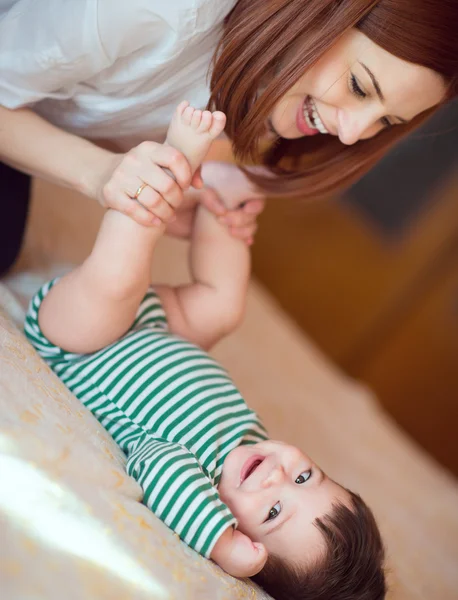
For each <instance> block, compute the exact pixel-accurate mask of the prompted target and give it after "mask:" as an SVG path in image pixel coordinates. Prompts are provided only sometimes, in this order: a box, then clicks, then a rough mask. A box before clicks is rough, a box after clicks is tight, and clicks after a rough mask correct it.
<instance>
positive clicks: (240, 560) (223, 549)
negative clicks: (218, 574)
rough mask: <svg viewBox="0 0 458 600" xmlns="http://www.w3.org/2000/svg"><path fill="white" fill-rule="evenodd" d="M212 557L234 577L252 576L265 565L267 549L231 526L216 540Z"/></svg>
mask: <svg viewBox="0 0 458 600" xmlns="http://www.w3.org/2000/svg"><path fill="white" fill-rule="evenodd" d="M211 558H212V560H214V561H215V563H216V564H218V565H219V566H220V567H221V568H222V569H224V570H225V571H226V573H229V575H232V576H233V577H252V576H253V575H256V573H259V571H260V570H261V569H262V568H263V567H264V565H265V563H266V560H267V551H266V549H265V547H264V546H263V544H260V543H255V542H252V541H251V540H250V538H249V537H248V536H247V535H245V534H244V533H242V532H241V531H238V530H237V529H233V528H232V527H230V528H229V529H226V531H225V532H224V533H223V535H222V536H221V537H220V538H219V540H218V541H217V542H216V544H215V547H214V548H213V551H212V553H211Z"/></svg>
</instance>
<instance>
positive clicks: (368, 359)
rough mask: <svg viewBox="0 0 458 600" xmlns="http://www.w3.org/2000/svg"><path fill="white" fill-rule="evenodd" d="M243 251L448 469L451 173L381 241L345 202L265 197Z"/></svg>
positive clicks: (456, 302)
mask: <svg viewBox="0 0 458 600" xmlns="http://www.w3.org/2000/svg"><path fill="white" fill-rule="evenodd" d="M253 256H254V272H255V274H256V276H257V277H258V278H259V279H260V280H261V281H262V282H263V283H264V285H265V286H266V287H267V288H268V289H269V290H270V291H271V292H272V294H273V295H274V296H275V297H276V299H277V300H278V302H279V303H280V305H281V306H282V307H283V308H284V309H285V310H286V311H287V312H288V313H289V314H290V315H292V316H293V318H294V319H295V321H296V322H297V324H298V325H299V326H300V327H301V328H302V329H303V330H304V331H306V332H307V334H308V335H309V336H311V337H312V338H313V339H314V340H315V342H317V343H318V345H319V346H320V347H321V348H322V350H323V351H324V352H325V353H326V354H327V355H328V356H330V357H331V358H332V359H333V360H334V361H335V362H337V363H338V364H339V365H340V366H341V367H343V368H344V370H345V371H346V372H347V373H349V374H350V375H352V376H354V377H357V378H360V379H362V380H363V381H365V382H366V383H367V384H368V385H369V386H370V387H372V388H373V389H374V390H375V391H376V393H377V395H378V397H379V399H380V401H381V402H382V404H383V405H384V406H385V407H386V408H387V409H388V411H389V412H390V413H391V415H392V416H394V418H395V419H396V420H397V421H398V422H399V423H400V424H401V425H402V426H403V427H404V428H405V429H406V431H408V432H409V433H410V434H411V435H412V436H413V437H414V438H415V439H416V440H417V441H418V442H419V443H420V444H421V445H422V446H423V447H424V448H426V449H427V450H428V451H429V452H431V454H433V455H434V456H435V457H436V458H437V459H439V460H440V461H441V462H442V463H443V464H445V465H446V466H448V467H449V468H450V469H451V470H453V471H454V472H455V473H458V435H457V433H456V428H457V423H458V367H457V356H458V178H457V177H456V176H455V177H452V178H449V179H448V180H447V181H446V182H444V184H443V185H442V186H441V187H440V189H437V191H436V193H435V194H434V196H433V197H432V198H431V201H430V202H428V204H427V205H426V206H425V207H424V208H423V210H422V212H421V213H420V214H419V215H418V216H417V218H416V219H414V220H413V222H412V223H411V225H410V227H409V228H408V229H407V230H405V231H404V232H403V234H402V235H400V236H397V237H391V238H390V237H387V236H384V235H383V233H382V232H381V231H379V230H377V229H376V228H375V227H374V226H373V225H371V224H370V223H369V222H368V221H367V220H364V218H363V217H362V215H361V214H360V213H359V212H357V211H356V210H355V209H354V208H352V207H351V206H348V205H346V204H345V203H343V202H339V201H333V202H328V203H320V204H311V205H310V204H308V205H307V204H302V205H301V204H300V203H297V202H292V201H289V200H278V201H275V202H273V201H271V202H270V203H269V205H268V208H267V210H266V211H265V213H264V215H263V216H262V219H261V226H260V228H259V233H258V234H257V238H256V243H255V245H254V249H253Z"/></svg>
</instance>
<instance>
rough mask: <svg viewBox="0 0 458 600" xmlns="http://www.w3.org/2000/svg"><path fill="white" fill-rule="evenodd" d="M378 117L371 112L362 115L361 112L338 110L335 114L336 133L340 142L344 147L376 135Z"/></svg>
mask: <svg viewBox="0 0 458 600" xmlns="http://www.w3.org/2000/svg"><path fill="white" fill-rule="evenodd" d="M379 118H380V116H379V115H378V114H377V115H375V114H374V113H373V111H371V112H367V113H363V112H362V111H361V110H355V111H349V110H340V111H339V112H338V113H337V132H338V136H339V139H340V141H341V142H342V144H345V145H346V146H351V145H352V144H355V143H356V142H357V141H358V140H361V139H364V138H366V137H371V136H372V135H375V133H377V128H376V123H377V120H378V119H379Z"/></svg>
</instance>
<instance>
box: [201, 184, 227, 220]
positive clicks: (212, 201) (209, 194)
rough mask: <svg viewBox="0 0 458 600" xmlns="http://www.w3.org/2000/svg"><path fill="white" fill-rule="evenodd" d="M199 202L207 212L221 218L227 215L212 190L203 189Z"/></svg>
mask: <svg viewBox="0 0 458 600" xmlns="http://www.w3.org/2000/svg"><path fill="white" fill-rule="evenodd" d="M200 202H201V204H203V205H204V206H205V208H206V209H207V210H209V211H210V212H211V213H213V214H214V215H216V216H223V215H225V214H226V213H227V209H226V207H225V205H224V202H223V201H222V200H221V198H220V197H219V195H218V194H217V193H216V191H215V190H214V189H212V188H204V189H203V190H202V191H201V194H200Z"/></svg>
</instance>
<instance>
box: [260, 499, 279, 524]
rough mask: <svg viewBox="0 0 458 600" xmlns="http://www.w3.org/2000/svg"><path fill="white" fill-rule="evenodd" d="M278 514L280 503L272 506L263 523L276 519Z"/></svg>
mask: <svg viewBox="0 0 458 600" xmlns="http://www.w3.org/2000/svg"><path fill="white" fill-rule="evenodd" d="M280 513H281V504H280V502H277V504H274V506H272V508H271V509H270V510H269V514H268V515H267V519H266V520H265V521H264V523H266V522H267V521H272V519H275V518H277V517H278V515H279V514H280Z"/></svg>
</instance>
